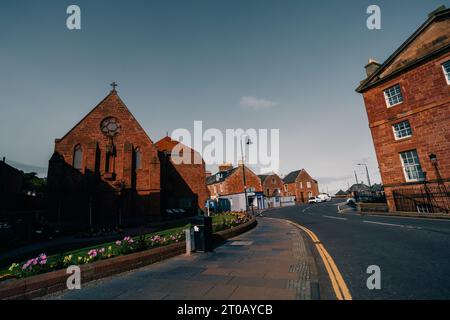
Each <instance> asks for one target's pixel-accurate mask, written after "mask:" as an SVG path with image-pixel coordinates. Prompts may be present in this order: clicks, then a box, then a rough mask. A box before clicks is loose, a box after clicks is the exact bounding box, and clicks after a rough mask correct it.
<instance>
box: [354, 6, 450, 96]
mask: <svg viewBox="0 0 450 320" xmlns="http://www.w3.org/2000/svg"><path fill="white" fill-rule="evenodd" d="M449 28H450V9H446V8H445V6H442V7H441V8H438V9H437V10H435V11H433V12H432V13H430V14H429V17H428V19H427V21H425V23H424V24H422V25H421V26H420V28H419V29H417V30H416V32H414V33H413V34H412V35H411V36H410V37H409V38H408V39H407V40H406V41H405V42H404V43H403V44H402V45H401V46H400V47H399V48H398V49H397V50H396V51H395V52H394V53H393V54H392V55H391V56H390V57H389V58H388V59H387V60H386V61H385V62H384V63H383V64H382V65H381V66H380V67H378V69H377V70H376V71H375V72H373V73H372V74H371V75H369V76H368V77H367V78H366V79H365V80H363V81H362V82H361V84H360V85H359V86H358V88H357V89H356V91H357V92H359V93H363V92H365V91H366V90H368V89H369V88H371V87H373V86H375V85H377V84H379V83H381V82H382V81H386V80H387V79H390V78H392V77H394V76H396V75H398V74H399V73H401V72H403V71H405V70H407V69H409V68H411V67H413V66H415V65H417V64H419V63H421V62H423V61H425V60H427V59H429V58H430V57H433V56H435V55H437V54H439V53H443V52H445V51H448V50H449V49H450V34H449V32H448V30H449Z"/></svg>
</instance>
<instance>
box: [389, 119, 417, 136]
mask: <svg viewBox="0 0 450 320" xmlns="http://www.w3.org/2000/svg"><path fill="white" fill-rule="evenodd" d="M405 122H407V123H408V124H409V129H410V131H411V133H410V134H409V135H407V136H404V137H398V136H397V131H396V130H395V126H396V125H399V124H402V123H405ZM404 130H406V129H404ZM392 131H393V132H394V138H395V140H403V139H407V138H411V137H412V127H411V122H409V120H404V121H401V122H397V123H394V124H393V125H392Z"/></svg>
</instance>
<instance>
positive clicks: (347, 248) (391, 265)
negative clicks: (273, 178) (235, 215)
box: [264, 200, 450, 300]
mask: <svg viewBox="0 0 450 320" xmlns="http://www.w3.org/2000/svg"><path fill="white" fill-rule="evenodd" d="M340 202H342V200H333V201H332V202H327V203H321V204H315V205H302V206H295V207H285V208H280V209H273V210H270V211H267V212H265V213H264V215H265V216H267V217H273V218H282V219H288V220H291V221H293V222H296V223H298V224H300V225H302V226H304V227H306V228H308V229H309V230H311V231H313V232H314V233H315V234H316V235H317V236H318V237H319V239H320V241H321V242H322V243H323V245H324V246H325V248H326V249H327V250H328V252H329V253H330V255H331V256H332V258H333V259H334V261H335V262H336V265H337V267H338V268H339V270H340V272H341V274H342V276H343V278H344V280H345V282H346V284H347V286H348V288H349V290H350V293H351V294H352V297H353V299H420V300H422V299H450V220H433V219H418V218H417V219H416V218H403V217H384V216H383V217H381V216H360V215H358V214H356V213H344V214H340V213H338V210H337V204H338V203H340ZM371 265H377V266H379V267H380V269H381V289H380V290H369V289H368V288H367V285H366V282H367V278H368V277H369V276H370V274H368V273H367V268H368V266H371ZM322 277H325V278H327V275H326V274H323V275H322Z"/></svg>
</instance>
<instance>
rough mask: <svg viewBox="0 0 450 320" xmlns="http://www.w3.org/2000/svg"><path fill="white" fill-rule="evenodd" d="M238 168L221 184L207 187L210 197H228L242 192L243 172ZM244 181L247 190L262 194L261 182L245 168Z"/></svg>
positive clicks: (240, 167)
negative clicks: (251, 189) (250, 189)
mask: <svg viewBox="0 0 450 320" xmlns="http://www.w3.org/2000/svg"><path fill="white" fill-rule="evenodd" d="M242 168H243V167H242V166H239V167H238V168H237V169H236V170H235V171H234V172H233V173H232V174H231V175H229V176H228V177H227V178H226V179H225V180H224V181H223V182H218V183H214V184H210V185H208V189H209V192H210V194H211V196H217V195H221V196H222V195H230V194H237V193H243V192H244V182H243V170H242ZM245 179H246V182H247V190H248V189H249V188H253V189H254V190H255V192H262V191H263V189H262V185H261V180H260V179H259V177H258V176H257V175H256V174H255V173H254V172H253V171H251V170H250V169H249V168H248V167H245ZM216 192H217V193H216Z"/></svg>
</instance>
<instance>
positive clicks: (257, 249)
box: [43, 218, 317, 300]
mask: <svg viewBox="0 0 450 320" xmlns="http://www.w3.org/2000/svg"><path fill="white" fill-rule="evenodd" d="M316 282H317V273H316V266H315V264H314V259H313V258H312V255H311V252H310V250H309V247H308V245H307V242H306V241H305V238H304V234H303V233H302V231H300V230H299V229H298V228H296V227H295V226H293V225H291V224H289V223H287V222H285V221H283V220H275V219H269V218H259V219H258V226H257V227H256V228H254V229H253V230H251V231H249V232H247V233H245V234H242V235H240V236H238V237H235V238H233V239H230V240H228V241H227V242H225V243H224V244H223V245H222V246H220V247H217V248H215V249H214V251H213V252H209V253H196V254H193V255H191V256H186V255H181V256H178V257H174V258H171V259H168V260H165V261H161V262H158V263H155V264H153V265H149V266H146V267H143V268H140V269H136V270H133V271H129V272H126V273H122V274H119V275H115V276H112V277H109V278H104V279H100V280H97V281H93V282H89V283H87V284H85V285H83V284H82V289H81V290H76V291H63V292H59V293H55V294H52V295H48V296H46V297H43V299H68V300H77V299H84V300H96V299H120V300H142V299H148V300H167V299H169V300H190V299H192V300H208V299H211V300H228V299H237V300H239V299H252V300H258V299H268V300H279V299H282V300H294V299H304V300H309V299H311V298H312V297H311V286H312V284H313V283H316Z"/></svg>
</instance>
